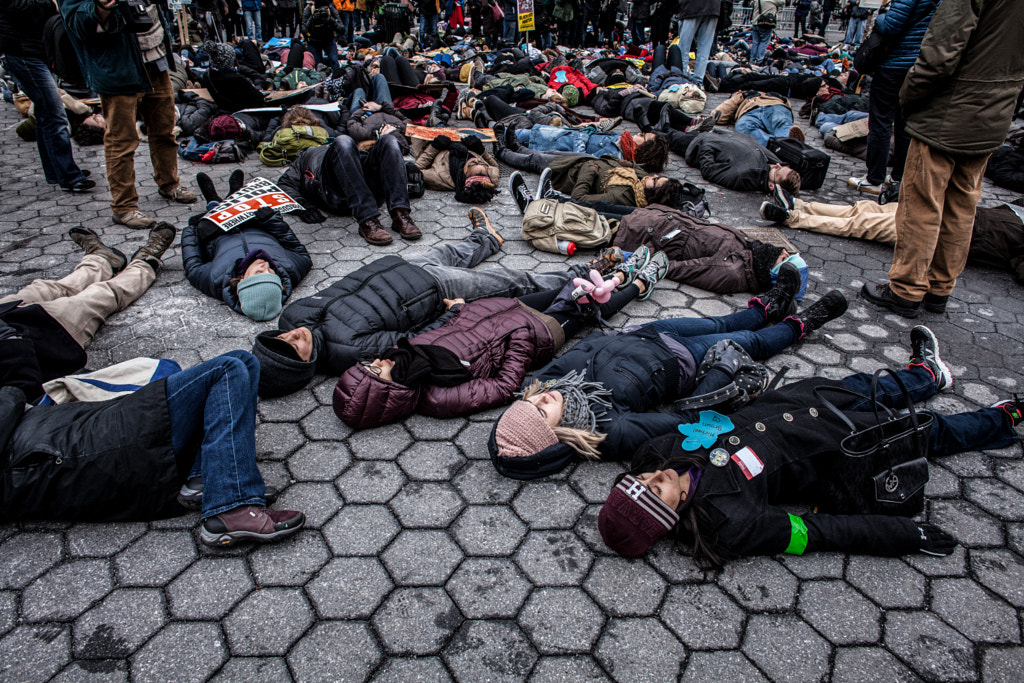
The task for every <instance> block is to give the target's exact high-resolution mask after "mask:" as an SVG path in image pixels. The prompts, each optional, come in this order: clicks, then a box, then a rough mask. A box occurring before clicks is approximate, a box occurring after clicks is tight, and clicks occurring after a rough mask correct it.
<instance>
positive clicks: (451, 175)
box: [413, 135, 501, 204]
mask: <svg viewBox="0 0 1024 683" xmlns="http://www.w3.org/2000/svg"><path fill="white" fill-rule="evenodd" d="M416 147H420V148H421V149H420V151H419V153H418V154H415V156H416V166H417V167H418V168H420V169H421V170H422V171H423V179H424V181H425V183H426V187H427V189H428V190H439V191H441V192H451V191H453V190H454V191H455V199H456V200H458V201H460V202H464V203H466V204H483V203H485V202H488V201H490V200H491V197H493V196H494V195H496V194H498V187H497V183H498V178H499V177H500V176H501V170H500V169H499V168H498V162H497V161H495V160H494V157H492V156H491V153H490V152H488V151H487V150H486V149H484V143H483V142H481V140H480V138H478V137H476V136H475V135H467V136H465V137H463V138H462V139H461V140H460V141H459V142H453V141H452V139H451V138H449V137H446V136H444V135H439V136H437V137H436V138H434V139H433V140H431V141H430V142H429V143H427V144H424V143H423V141H422V140H414V142H413V151H414V152H415V149H416Z"/></svg>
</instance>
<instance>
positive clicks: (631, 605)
mask: <svg viewBox="0 0 1024 683" xmlns="http://www.w3.org/2000/svg"><path fill="white" fill-rule="evenodd" d="M583 587H584V588H585V589H586V590H587V592H588V593H590V596H591V597H592V598H594V600H596V601H597V604H599V605H601V607H602V608H603V609H604V610H605V611H606V612H609V613H611V614H614V615H615V616H617V617H641V616H646V615H648V614H652V613H654V611H655V610H656V609H657V608H658V605H659V604H661V598H662V596H663V595H664V594H665V581H664V579H662V578H661V577H660V576H658V574H657V572H655V571H654V570H653V569H651V568H650V567H649V566H647V565H646V564H645V563H643V562H637V561H634V560H627V559H625V558H622V557H599V558H597V559H596V560H595V561H594V566H593V567H592V568H591V570H590V576H588V577H587V580H586V582H585V583H584V584H583Z"/></svg>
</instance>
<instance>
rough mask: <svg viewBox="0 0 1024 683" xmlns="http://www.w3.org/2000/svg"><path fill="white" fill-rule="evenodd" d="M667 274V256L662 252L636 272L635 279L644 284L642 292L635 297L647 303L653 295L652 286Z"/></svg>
mask: <svg viewBox="0 0 1024 683" xmlns="http://www.w3.org/2000/svg"><path fill="white" fill-rule="evenodd" d="M667 274H668V256H667V255H666V254H665V252H663V251H659V252H658V253H656V254H655V255H654V256H652V257H651V259H650V260H649V261H648V262H647V264H646V265H645V266H644V267H643V268H641V269H640V270H638V271H637V274H636V279H637V280H639V281H640V282H642V283H644V292H643V294H641V295H640V296H638V297H637V299H639V300H640V301H647V300H648V299H650V298H651V294H653V293H654V285H656V284H658V281H659V280H661V279H662V278H663V277H665V275H667Z"/></svg>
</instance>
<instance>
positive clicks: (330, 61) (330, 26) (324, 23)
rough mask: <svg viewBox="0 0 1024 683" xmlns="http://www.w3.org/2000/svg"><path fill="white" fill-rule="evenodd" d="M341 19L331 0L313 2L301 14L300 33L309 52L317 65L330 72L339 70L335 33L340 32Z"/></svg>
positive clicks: (314, 0)
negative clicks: (306, 39)
mask: <svg viewBox="0 0 1024 683" xmlns="http://www.w3.org/2000/svg"><path fill="white" fill-rule="evenodd" d="M340 25H341V19H340V18H339V17H338V10H336V9H334V5H332V4H331V0H313V4H312V5H306V9H305V10H304V11H303V12H302V31H303V33H305V34H306V37H307V38H308V42H309V51H310V52H312V53H313V56H314V57H316V61H317V64H326V65H327V66H329V67H331V70H332V71H334V70H337V69H339V68H340V65H339V64H338V41H337V40H336V39H335V35H336V33H337V32H338V31H339V30H340V28H339V27H340Z"/></svg>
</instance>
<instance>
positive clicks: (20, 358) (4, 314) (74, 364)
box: [0, 301, 88, 400]
mask: <svg viewBox="0 0 1024 683" xmlns="http://www.w3.org/2000/svg"><path fill="white" fill-rule="evenodd" d="M19 303H21V302H20V301H12V302H8V303H6V304H0V386H8V385H14V386H17V387H18V388H20V389H21V390H22V391H23V392H25V395H26V396H28V398H29V400H35V399H37V398H39V397H41V396H42V395H43V388H42V384H43V382H49V381H50V380H51V379H56V378H57V377H62V376H63V375H70V374H71V373H73V372H78V371H79V370H81V369H82V368H84V367H85V363H86V361H87V360H88V358H87V356H86V354H85V349H83V348H82V347H81V345H79V343H78V342H76V341H75V340H74V338H73V337H72V336H71V335H70V334H69V333H68V331H67V330H65V329H64V328H63V327H62V326H61V324H60V323H59V322H57V321H56V320H55V319H54V318H53V317H51V316H50V314H49V313H47V312H46V311H45V310H44V309H43V307H42V306H40V305H39V304H30V305H28V306H19V305H18V304H19Z"/></svg>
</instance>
